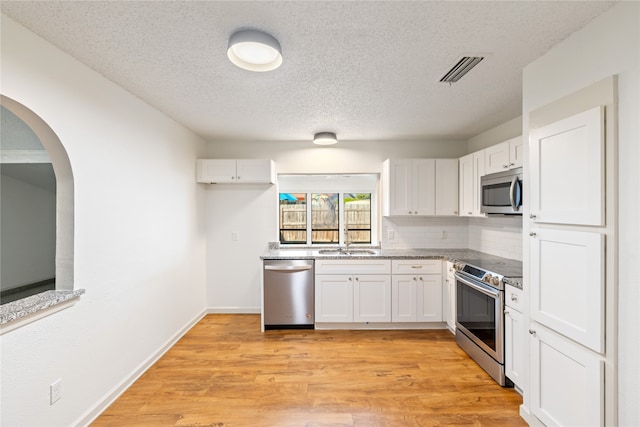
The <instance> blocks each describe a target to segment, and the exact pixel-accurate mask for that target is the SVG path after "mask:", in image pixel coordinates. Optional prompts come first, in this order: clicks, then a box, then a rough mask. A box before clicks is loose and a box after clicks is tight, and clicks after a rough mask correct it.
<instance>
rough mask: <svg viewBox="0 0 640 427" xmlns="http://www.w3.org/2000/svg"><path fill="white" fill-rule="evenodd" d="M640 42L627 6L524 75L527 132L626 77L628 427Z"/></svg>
mask: <svg viewBox="0 0 640 427" xmlns="http://www.w3.org/2000/svg"><path fill="white" fill-rule="evenodd" d="M639 42H640V3H639V2H620V3H619V4H617V5H616V6H614V7H613V8H611V9H610V10H609V11H607V12H606V13H604V14H603V15H602V16H600V17H598V18H597V19H595V20H594V21H593V22H591V23H590V24H589V25H587V26H586V27H585V28H583V29H582V30H580V31H578V32H576V33H574V34H573V35H571V36H570V37H569V38H568V39H567V40H565V41H563V42H562V43H561V44H559V45H558V46H556V47H555V48H553V49H552V50H551V51H549V52H548V53H547V54H545V55H544V56H542V57H541V58H539V59H538V60H536V61H535V62H533V63H532V64H530V65H529V66H527V67H526V68H525V70H524V76H523V117H524V120H523V125H524V128H525V130H526V129H528V123H527V115H528V113H529V112H530V111H533V110H535V109H536V108H539V107H542V106H544V105H546V104H548V103H550V102H552V101H554V100H556V99H558V98H561V97H563V96H565V95H568V94H570V93H573V92H575V91H577V90H579V89H581V88H583V87H586V86H589V85H590V84H592V83H595V82H597V81H600V80H602V79H604V78H606V77H608V76H610V75H618V96H619V98H618V145H619V147H618V150H619V153H618V159H617V162H618V174H617V175H618V186H619V196H620V197H619V203H618V212H619V214H618V229H619V233H618V235H619V241H618V256H619V270H618V279H619V280H618V282H619V283H618V303H617V305H618V316H617V318H618V378H617V381H618V408H619V410H618V417H619V419H618V422H619V425H620V426H638V425H640V407H639V406H638V402H640V367H639V365H638V360H640V334H639V333H638V331H639V330H640V315H639V313H640V311H639V310H638V306H639V305H640V276H639V275H638V273H637V266H638V265H639V264H640V228H639V222H638V212H640V169H639V168H638V165H639V164H640V148H639V146H640V144H639V143H638V141H639V140H640V132H639V129H638V118H639V117H640V102H639V100H640V65H639V64H640V45H639ZM525 258H526V255H525ZM525 265H526V263H525ZM525 285H526V282H525Z"/></svg>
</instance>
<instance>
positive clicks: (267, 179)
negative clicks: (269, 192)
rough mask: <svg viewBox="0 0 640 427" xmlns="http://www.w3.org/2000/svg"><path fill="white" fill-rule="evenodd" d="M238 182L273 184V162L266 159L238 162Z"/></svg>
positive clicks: (241, 160) (240, 160)
mask: <svg viewBox="0 0 640 427" xmlns="http://www.w3.org/2000/svg"><path fill="white" fill-rule="evenodd" d="M237 175H238V182H257V183H272V182H273V178H272V162H271V160H264V159H239V160H237Z"/></svg>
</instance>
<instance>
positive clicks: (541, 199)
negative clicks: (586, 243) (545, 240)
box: [530, 107, 604, 226]
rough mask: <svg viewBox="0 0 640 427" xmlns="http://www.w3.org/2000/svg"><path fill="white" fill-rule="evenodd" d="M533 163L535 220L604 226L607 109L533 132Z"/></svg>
mask: <svg viewBox="0 0 640 427" xmlns="http://www.w3.org/2000/svg"><path fill="white" fill-rule="evenodd" d="M530 165H531V175H530V179H531V185H530V193H531V196H530V203H531V216H532V219H533V220H534V221H535V222H538V223H556V224H580V225H596V226H601V225H604V107H596V108H593V109H591V110H588V111H585V112H583V113H580V114H576V115H574V116H571V117H568V118H566V119H563V120H559V121H557V122H554V123H552V124H550V125H547V126H544V127H541V128H539V129H535V130H533V131H532V132H531V141H530Z"/></svg>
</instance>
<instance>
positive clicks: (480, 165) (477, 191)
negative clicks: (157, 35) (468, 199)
mask: <svg viewBox="0 0 640 427" xmlns="http://www.w3.org/2000/svg"><path fill="white" fill-rule="evenodd" d="M484 163H485V150H481V151H477V152H475V153H473V168H474V170H473V189H472V193H473V216H485V215H484V214H483V213H482V212H481V209H480V208H481V205H482V190H481V188H480V178H481V177H482V176H483V175H484V174H485V168H484V166H485V165H484Z"/></svg>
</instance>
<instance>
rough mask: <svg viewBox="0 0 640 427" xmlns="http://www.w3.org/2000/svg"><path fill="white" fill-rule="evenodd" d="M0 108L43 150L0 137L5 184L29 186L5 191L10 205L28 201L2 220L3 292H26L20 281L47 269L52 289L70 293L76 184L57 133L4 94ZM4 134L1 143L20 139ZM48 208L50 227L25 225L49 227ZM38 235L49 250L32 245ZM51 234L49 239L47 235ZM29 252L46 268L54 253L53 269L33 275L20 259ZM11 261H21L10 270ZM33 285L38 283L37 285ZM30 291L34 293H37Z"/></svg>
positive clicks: (71, 288) (35, 243)
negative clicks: (9, 195)
mask: <svg viewBox="0 0 640 427" xmlns="http://www.w3.org/2000/svg"><path fill="white" fill-rule="evenodd" d="M0 105H1V106H2V111H3V113H7V114H6V115H7V116H11V118H12V119H13V120H14V122H15V123H18V124H20V125H22V124H24V125H26V126H27V127H28V130H29V131H30V132H23V134H31V135H33V136H34V139H37V140H38V141H39V143H40V144H41V146H42V148H40V149H38V148H37V147H35V143H28V144H26V146H25V147H21V146H20V141H14V142H11V141H4V138H3V150H2V159H1V160H2V165H3V166H6V167H5V168H4V169H6V171H7V185H9V184H10V183H11V182H12V181H16V180H17V181H20V180H21V179H22V180H26V182H27V184H26V185H24V186H22V187H20V186H14V187H13V191H8V193H13V194H12V197H14V199H13V200H12V201H13V202H15V201H16V200H20V198H21V197H22V198H23V199H27V198H29V200H28V201H26V200H23V201H24V202H25V203H21V204H22V205H23V206H20V207H19V208H18V207H16V208H15V209H14V210H13V211H11V212H10V214H8V215H6V216H7V217H8V218H6V219H7V221H5V218H3V220H2V228H3V232H2V239H3V240H2V260H3V274H2V280H3V283H2V292H3V293H6V292H5V290H6V289H9V288H15V287H16V286H21V285H22V286H24V287H25V288H28V284H29V283H26V285H25V284H24V283H21V282H29V281H30V280H31V281H32V282H33V279H34V278H37V277H39V276H38V274H39V275H40V276H42V275H43V274H46V272H47V271H48V269H50V270H51V272H53V273H54V277H55V289H56V290H73V288H74V286H73V273H74V267H73V265H74V197H73V195H74V183H73V172H72V169H71V163H70V162H69V157H68V155H67V152H66V150H65V148H64V146H63V145H62V142H61V141H60V139H59V138H58V136H57V135H56V134H55V132H54V131H53V130H52V129H51V127H50V126H49V125H48V124H47V123H45V121H44V120H43V119H42V118H41V117H40V116H38V115H37V114H36V113H35V112H33V111H32V110H30V109H29V108H27V107H26V106H24V105H23V104H21V103H19V102H17V101H15V100H13V99H11V98H8V97H6V96H4V95H0ZM16 118H17V119H16ZM20 122H23V123H20ZM7 131H8V130H7V129H3V135H5V138H7V136H6V135H10V137H11V138H17V139H19V138H20V136H18V135H11V134H10V133H6V132H7ZM47 168H49V170H51V169H52V172H53V174H54V178H48V177H47V174H48V172H47ZM49 173H50V172H49ZM27 176H29V177H27ZM3 178H4V174H3ZM14 178H15V179H14ZM30 180H31V181H30ZM29 181H30V182H29ZM51 182H53V184H51ZM19 185H20V184H19ZM31 185H33V186H34V187H41V188H40V189H35V190H33V191H31V190H29V194H28V195H27V192H26V191H25V190H24V189H28V188H31V187H30V186H31ZM50 185H54V186H55V188H52V189H48V188H47V186H50ZM7 188H9V187H7ZM40 190H43V191H40ZM47 190H50V193H51V194H52V195H53V196H52V197H53V200H51V201H47V200H45V199H46V198H47V197H50V196H49V195H48V193H47ZM20 191H24V193H23V194H22V195H21V193H20ZM3 197H4V196H3ZM7 200H10V199H7ZM16 204H17V203H14V205H16ZM49 205H52V207H51V212H52V215H54V216H55V218H52V219H51V222H52V223H53V224H52V225H51V227H47V225H46V224H36V223H32V224H29V223H28V221H36V220H38V219H40V220H41V221H42V222H43V223H44V222H47V221H48V220H49V219H48V216H49V215H48V214H46V212H44V211H47V210H49V207H48V206H49ZM8 207H9V206H8ZM8 207H7V208H8ZM14 207H15V206H14ZM19 209H22V212H23V213H24V215H23V216H22V217H21V218H20V216H21V215H20V212H21V211H20V210H19ZM34 210H42V211H43V212H33V211H34ZM7 212H9V211H7ZM3 213H4V212H3ZM10 219H13V220H15V221H17V222H15V223H13V224H12V223H10V222H8V221H9V220H10ZM30 225H32V227H30ZM12 227H13V228H12ZM49 228H54V230H52V231H51V230H49ZM18 230H22V234H23V236H21V235H20V233H21V232H20V231H18ZM40 232H42V234H43V236H42V238H43V240H42V241H41V244H42V245H50V246H53V247H52V248H51V250H49V251H45V250H40V249H41V248H39V247H37V246H36V245H38V244H39V243H38V241H37V238H38V236H37V235H38V233H40ZM51 232H52V233H53V234H51ZM45 234H46V236H45ZM21 237H24V239H29V242H24V241H22V240H21ZM47 239H48V240H52V239H53V240H54V241H53V242H47ZM16 242H17V243H16ZM27 243H28V244H27ZM11 245H15V246H16V251H13V252H12V251H11ZM29 245H30V246H29ZM28 248H32V252H33V256H34V259H33V262H34V263H35V262H38V263H40V262H42V263H43V264H46V262H47V261H42V259H44V258H46V256H47V254H46V253H45V252H53V256H54V260H53V265H52V266H50V268H49V267H47V266H46V265H44V266H41V267H40V266H39V269H35V268H32V270H34V271H36V272H34V271H28V269H29V262H30V260H28V259H27V260H25V259H23V258H24V256H25V254H26V252H25V251H27V250H28ZM11 256H13V260H14V261H15V260H16V259H18V258H21V259H20V261H19V262H14V266H13V267H14V268H13V269H12V268H11V267H12V266H11V258H10V257H11ZM36 258H37V259H36ZM4 261H8V262H7V264H5V262H4ZM6 267H8V268H9V271H7V272H6V274H5V271H6V270H7V268H6ZM31 267H34V266H31ZM5 282H6V283H5ZM35 283H36V284H37V280H36V282H35ZM34 289H36V290H37V288H34ZM44 290H46V289H44ZM34 293H36V292H34ZM24 296H28V295H24ZM2 303H5V301H2Z"/></svg>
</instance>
